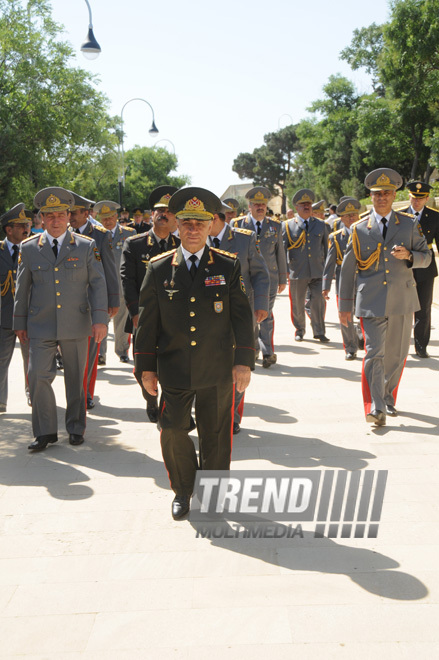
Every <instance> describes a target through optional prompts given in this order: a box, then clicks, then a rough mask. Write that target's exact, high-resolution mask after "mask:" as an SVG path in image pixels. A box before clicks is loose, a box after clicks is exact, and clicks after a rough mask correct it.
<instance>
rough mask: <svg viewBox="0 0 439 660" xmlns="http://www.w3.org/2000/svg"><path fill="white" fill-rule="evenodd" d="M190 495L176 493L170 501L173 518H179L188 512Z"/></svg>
mask: <svg viewBox="0 0 439 660" xmlns="http://www.w3.org/2000/svg"><path fill="white" fill-rule="evenodd" d="M189 505H190V497H189V495H176V496H175V497H174V501H173V502H172V517H173V518H174V520H180V518H183V516H185V515H186V514H187V513H189Z"/></svg>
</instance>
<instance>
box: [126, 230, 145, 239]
mask: <svg viewBox="0 0 439 660" xmlns="http://www.w3.org/2000/svg"><path fill="white" fill-rule="evenodd" d="M133 231H136V230H135V229H133ZM145 234H146V232H143V234H136V235H135V236H128V239H129V240H130V241H136V240H137V239H138V238H145Z"/></svg>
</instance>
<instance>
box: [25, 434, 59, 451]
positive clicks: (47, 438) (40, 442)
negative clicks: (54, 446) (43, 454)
mask: <svg viewBox="0 0 439 660" xmlns="http://www.w3.org/2000/svg"><path fill="white" fill-rule="evenodd" d="M53 442H58V435H57V433H48V434H47V435H38V436H37V437H36V438H35V440H34V441H33V442H31V443H30V445H29V447H28V449H30V450H31V451H42V450H43V449H46V447H47V445H48V444H49V443H53Z"/></svg>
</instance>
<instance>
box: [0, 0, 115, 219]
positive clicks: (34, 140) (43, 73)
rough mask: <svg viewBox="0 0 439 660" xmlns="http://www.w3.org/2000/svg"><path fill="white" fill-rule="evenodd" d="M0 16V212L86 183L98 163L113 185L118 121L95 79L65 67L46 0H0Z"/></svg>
mask: <svg viewBox="0 0 439 660" xmlns="http://www.w3.org/2000/svg"><path fill="white" fill-rule="evenodd" d="M0 16H1V18H0V152H1V154H2V157H1V161H0V200H1V201H0V205H1V207H2V209H4V208H7V207H10V206H12V205H14V204H16V203H17V202H18V201H24V202H25V203H27V204H28V205H30V204H31V203H32V198H33V196H34V194H35V192H36V191H37V190H38V189H40V188H43V187H45V186H49V185H61V186H65V187H68V188H73V187H74V182H76V181H79V180H83V179H86V180H89V181H90V182H91V181H92V180H93V176H94V175H95V174H96V172H97V171H98V170H99V171H100V174H101V175H102V172H103V167H104V164H105V171H106V173H107V176H109V177H112V178H114V181H116V180H117V161H116V159H115V152H116V150H117V138H116V134H115V129H116V128H117V126H118V120H117V118H111V117H110V116H109V115H108V114H107V112H106V110H105V108H106V107H107V106H108V100H107V98H106V97H105V96H104V95H103V94H102V93H100V92H98V91H97V90H96V86H95V85H96V82H97V81H96V79H95V78H94V77H92V76H90V75H89V74H88V73H87V72H86V71H84V70H82V69H80V68H74V67H71V66H70V65H69V60H70V58H71V56H72V55H73V50H72V48H71V47H70V46H69V45H68V44H66V43H63V42H61V41H59V40H58V37H59V34H60V32H61V28H60V26H59V25H57V24H56V23H55V22H54V21H53V20H52V18H51V14H50V6H49V4H48V2H47V0H29V1H28V2H27V3H24V2H23V1H22V0H0ZM110 170H114V171H110ZM81 192H82V190H81ZM0 210H1V209H0Z"/></svg>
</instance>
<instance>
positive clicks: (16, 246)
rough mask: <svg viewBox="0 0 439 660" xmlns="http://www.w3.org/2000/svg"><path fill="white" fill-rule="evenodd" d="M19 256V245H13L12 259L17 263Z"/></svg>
mask: <svg viewBox="0 0 439 660" xmlns="http://www.w3.org/2000/svg"><path fill="white" fill-rule="evenodd" d="M17 256H18V245H13V246H12V261H13V263H14V264H15V262H16V261H17Z"/></svg>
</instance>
